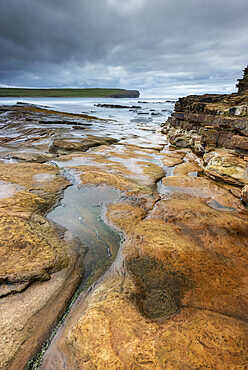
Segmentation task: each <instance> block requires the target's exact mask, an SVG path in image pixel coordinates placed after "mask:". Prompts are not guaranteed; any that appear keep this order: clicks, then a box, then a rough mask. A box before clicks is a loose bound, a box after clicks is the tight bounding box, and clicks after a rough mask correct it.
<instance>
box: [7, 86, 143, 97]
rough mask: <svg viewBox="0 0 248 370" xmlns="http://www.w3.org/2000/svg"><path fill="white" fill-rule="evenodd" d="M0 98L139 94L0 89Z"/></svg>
mask: <svg viewBox="0 0 248 370" xmlns="http://www.w3.org/2000/svg"><path fill="white" fill-rule="evenodd" d="M0 97H23V98H32V97H50V98H53V97H54V98H59V97H60V98H62V97H65V98H98V97H103V98H107V97H108V98H111V97H118V98H125V97H127V98H132V97H134V98H136V97H137V98H138V97H139V92H138V91H136V90H125V89H101V88H97V89H22V88H0Z"/></svg>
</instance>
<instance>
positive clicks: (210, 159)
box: [162, 67, 248, 187]
mask: <svg viewBox="0 0 248 370" xmlns="http://www.w3.org/2000/svg"><path fill="white" fill-rule="evenodd" d="M237 87H238V88H239V90H238V93H234V94H230V95H217V94H205V95H190V96H187V97H184V98H180V99H178V101H177V102H176V104H175V111H174V113H173V114H172V115H171V117H169V119H168V120H167V122H165V123H164V124H163V125H162V126H163V128H162V132H163V133H165V134H167V137H168V139H169V142H170V143H171V144H172V145H174V146H176V147H179V148H191V149H192V150H193V151H194V152H195V153H196V154H197V155H199V156H203V159H204V164H205V169H204V172H205V174H206V175H207V176H210V177H212V178H213V179H215V180H219V181H223V182H226V183H229V184H233V185H236V186H239V187H241V186H244V185H247V184H248V177H247V159H248V67H246V68H245V70H244V76H243V78H242V79H239V83H238V85H237Z"/></svg>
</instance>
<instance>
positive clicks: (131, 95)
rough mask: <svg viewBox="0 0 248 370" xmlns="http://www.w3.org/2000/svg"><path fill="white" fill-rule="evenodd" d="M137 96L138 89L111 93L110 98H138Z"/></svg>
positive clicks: (138, 93)
mask: <svg viewBox="0 0 248 370" xmlns="http://www.w3.org/2000/svg"><path fill="white" fill-rule="evenodd" d="M139 96H140V92H139V91H138V90H125V92H123V93H119V94H114V95H111V96H110V98H139Z"/></svg>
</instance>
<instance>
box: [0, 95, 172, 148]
mask: <svg viewBox="0 0 248 370" xmlns="http://www.w3.org/2000/svg"><path fill="white" fill-rule="evenodd" d="M17 103H28V104H34V105H38V106H41V107H45V108H47V109H53V110H57V111H61V112H69V113H83V114H87V115H91V116H95V117H98V118H102V119H104V121H97V120H96V121H94V122H93V123H92V125H91V127H90V128H89V130H87V133H88V134H90V135H97V136H111V137H114V138H116V139H118V140H120V141H122V142H123V143H127V142H128V143H129V144H134V145H135V144H136V143H137V141H139V142H140V141H143V142H144V145H145V146H146V145H148V144H149V143H150V145H151V146H152V145H153V143H154V144H155V143H156V142H158V141H160V140H161V138H162V137H161V136H160V134H159V130H160V126H161V124H162V123H163V122H165V121H166V120H167V118H168V117H169V115H170V114H171V113H172V111H173V109H174V104H175V100H174V99H171V98H143V97H142V98H136V99H135V98H133V99H130V98H123V99H118V98H21V97H18V98H0V105H14V104H17ZM103 104H108V105H113V106H114V105H121V106H128V107H129V108H108V107H104V106H101V105H103ZM136 107H139V108H136Z"/></svg>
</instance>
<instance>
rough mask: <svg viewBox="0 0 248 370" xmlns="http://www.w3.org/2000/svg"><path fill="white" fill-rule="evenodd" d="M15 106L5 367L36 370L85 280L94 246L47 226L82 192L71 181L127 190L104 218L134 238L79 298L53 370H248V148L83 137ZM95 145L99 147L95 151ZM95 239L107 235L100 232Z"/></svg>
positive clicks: (50, 360) (6, 246)
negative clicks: (35, 360) (56, 209)
mask: <svg viewBox="0 0 248 370" xmlns="http://www.w3.org/2000/svg"><path fill="white" fill-rule="evenodd" d="M207 99H210V98H207ZM211 99H212V98H211ZM211 99H210V100H211ZM192 104H193V103H192ZM7 112H9V113H8V114H9V115H10V117H11V121H8V122H6V123H5V125H6V127H5V129H4V130H2V132H3V133H5V132H9V133H12V134H13V135H9V136H7V135H6V140H5V141H4V140H3V141H2V144H1V152H0V159H1V161H2V162H1V163H0V190H1V189H2V190H3V192H4V193H5V196H2V197H1V198H0V213H1V216H2V217H1V220H0V246H1V249H0V253H1V258H0V260H1V269H0V279H1V286H0V288H1V289H0V294H1V297H0V300H1V309H0V315H1V320H0V321H1V326H0V338H1V339H0V340H1V356H0V358H1V366H2V367H3V368H9V369H16V368H18V369H19V368H25V366H26V363H27V361H28V359H29V358H30V357H31V356H32V355H33V354H35V352H36V351H37V349H38V348H39V346H40V344H41V342H42V340H44V339H45V338H47V336H48V334H49V330H50V329H51V327H52V326H53V325H55V322H56V320H57V318H58V317H59V316H60V315H61V313H62V312H63V310H64V309H65V306H66V302H68V300H69V298H70V297H71V296H72V295H73V292H74V291H75V289H76V287H77V286H78V284H79V280H80V279H81V275H82V274H83V270H84V263H83V258H84V254H85V248H84V247H82V246H81V244H80V243H79V241H78V239H75V238H69V239H68V238H66V237H64V235H65V230H64V229H62V228H59V227H58V226H57V227H56V226H55V225H54V224H53V223H51V222H50V221H48V220H47V219H46V218H45V216H46V213H47V212H48V210H49V209H51V207H52V206H54V205H55V204H57V202H58V200H59V199H60V198H61V196H62V191H63V190H64V189H65V188H66V187H68V185H70V184H71V183H70V182H69V181H68V180H66V179H65V177H64V176H63V174H64V175H66V177H67V178H73V179H74V181H76V184H78V186H82V187H83V188H82V189H85V188H86V187H91V189H95V191H96V192H97V191H98V190H99V191H100V189H101V187H104V189H105V190H106V189H110V190H111V192H112V191H113V189H116V191H118V194H119V195H118V197H117V198H115V201H113V202H112V203H111V202H110V203H108V204H106V205H105V206H104V210H105V211H104V215H103V217H104V220H106V222H108V224H109V225H110V226H111V227H113V228H115V229H116V230H118V231H120V232H122V234H123V242H122V244H121V246H120V250H119V253H118V255H117V258H116V259H115V261H114V262H113V265H112V266H111V267H110V268H108V270H107V271H106V273H105V275H104V276H103V277H100V276H98V275H97V280H95V282H94V284H93V285H91V286H90V287H89V289H88V290H87V291H83V292H82V293H81V294H80V296H79V297H78V299H77V301H76V303H75V304H74V306H73V308H72V309H71V311H70V313H69V314H68V316H67V318H66V320H65V322H64V324H63V326H62V327H61V328H60V329H59V331H58V332H57V334H56V336H55V337H54V339H53V340H52V341H51V344H50V346H49V348H48V350H47V352H46V353H45V355H44V357H43V358H42V361H41V363H40V368H41V369H49V370H50V369H63V368H68V369H75V370H77V369H93V368H99V369H117V368H119V369H128V368H135V369H136V368H137V369H138V368H142V369H143V368H147V369H163V368H180V369H181V368H186V369H187V368H223V364H224V366H225V368H245V367H246V364H247V361H248V357H247V353H248V348H247V343H248V324H247V320H248V288H247V284H246V281H247V257H248V256H247V250H248V248H247V247H248V216H247V210H246V208H245V206H244V204H243V203H242V202H241V199H240V196H241V194H242V199H243V202H244V203H245V199H246V198H245V197H246V192H247V191H246V187H247V185H246V180H245V179H246V173H245V171H246V161H247V159H246V155H245V153H239V152H237V151H236V150H235V149H232V151H230V150H229V149H228V150H227V149H225V150H224V151H223V149H219V148H216V147H214V146H213V148H212V149H214V150H211V151H208V150H205V149H206V148H205V147H204V148H203V149H204V157H203V158H199V157H198V156H197V155H195V154H193V153H192V152H191V150H190V148H191V145H190V146H189V148H186V149H185V148H182V149H178V148H172V147H170V146H169V145H168V142H167V140H166V138H164V141H163V137H162V136H156V135H157V134H156V133H151V132H152V129H151V132H149V133H148V135H150V137H151V142H152V135H154V136H155V138H156V140H157V142H156V145H155V144H154V142H152V144H151V142H150V143H149V141H148V140H147V139H143V138H141V139H140V138H138V137H137V138H130V137H127V138H126V139H123V140H120V141H118V142H117V141H116V140H114V141H112V138H111V137H110V136H109V137H107V136H106V137H96V136H94V135H92V133H91V132H85V130H84V131H83V134H80V135H83V136H78V133H76V131H77V130H72V129H71V127H70V126H69V125H62V126H61V125H60V124H59V125H58V126H57V127H53V126H52V127H51V126H50V125H47V126H46V127H45V128H44V127H43V124H38V122H39V120H40V114H42V115H45V113H44V112H42V113H41V112H39V113H38V112H37V111H35V114H34V112H30V111H28V112H26V110H25V111H21V110H20V109H19V108H18V110H15V108H13V110H12V111H7ZM53 114H54V113H53ZM50 115H51V113H48V114H47V119H48V118H49V117H50ZM61 115H62V114H61ZM10 117H9V118H10ZM33 119H34V120H36V121H35V122H36V124H33V123H32V125H34V127H33V128H31V127H29V128H27V125H29V123H30V122H33ZM42 119H44V117H43V118H42ZM70 119H71V120H72V121H73V119H74V118H73V117H71V118H70ZM75 119H77V120H78V117H75ZM20 122H22V124H20ZM27 122H29V123H28V124H27ZM17 127H18V130H16V128H17ZM146 129H147V130H148V128H147V127H146ZM5 130H7V131H5ZM28 130H29V131H28ZM41 130H43V131H42V132H43V134H44V135H42V136H41V135H40V134H41ZM89 130H90V129H89ZM27 132H28V134H27ZM196 136H197V134H196ZM3 137H4V135H3ZM204 137H206V136H204ZM214 137H215V133H214V132H212V133H211V143H212V144H213V143H214ZM87 140H88V141H89V142H91V144H92V143H94V142H95V141H97V145H91V146H90V147H88V148H87V150H86V151H84V150H83V149H82V145H83V143H84V142H85V141H87ZM204 140H208V139H204ZM195 142H196V140H195ZM208 142H209V145H210V139H209V141H208ZM212 144H211V145H212ZM202 145H203V144H202V142H199V146H202ZM213 145H214V144H213ZM51 148H53V149H52V150H51ZM54 148H56V150H54ZM51 152H52V153H51ZM23 153H24V154H26V153H28V154H27V156H26V155H23ZM42 154H43V157H42ZM202 154H203V153H202ZM41 158H42V161H43V159H47V162H48V163H41V162H40V161H41ZM219 158H220V159H219ZM37 162H39V163H37ZM74 186H76V185H74ZM242 188H243V190H242ZM67 190H68V189H67ZM241 190H242V193H241ZM79 191H80V188H75V189H74V190H73V192H72V193H73V194H75V196H76V195H77V194H79ZM237 192H238V193H237ZM107 193H108V192H106V194H107ZM87 194H89V193H87ZM92 194H93V195H94V194H96V193H94V191H93V190H92ZM237 194H238V195H237ZM93 195H92V196H93ZM94 197H95V195H94ZM70 199H71V198H70ZM92 199H93V198H92ZM89 201H90V200H89ZM73 202H75V204H74V203H72V204H71V209H73V208H77V207H78V205H77V200H76V199H73ZM92 202H93V201H92ZM94 204H95V203H94ZM95 207H99V204H98V203H96V204H95ZM61 208H63V204H62V205H61ZM71 209H70V210H69V209H66V207H65V217H67V219H68V223H70V213H69V212H71ZM86 213H87V212H86ZM86 213H85V214H83V213H82V214H80V217H78V224H80V225H82V230H86V229H85V228H86V226H87V225H88V224H91V222H92V220H91V218H90V217H89V216H88V218H87V214H86ZM96 214H97V213H96ZM92 225H95V224H94V223H92ZM80 230H81V229H80ZM80 232H81V231H80ZM82 233H83V231H82ZM90 234H92V235H94V238H95V239H94V240H98V239H100V238H101V235H100V234H99V231H98V230H96V229H95V226H92V228H91V229H90V233H89V235H90ZM104 241H105V244H107V240H106V239H104ZM89 244H90V243H89ZM111 252H112V251H111V249H110V253H111ZM108 253H109V251H108ZM101 271H104V270H101ZM6 338H7V339H6Z"/></svg>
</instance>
